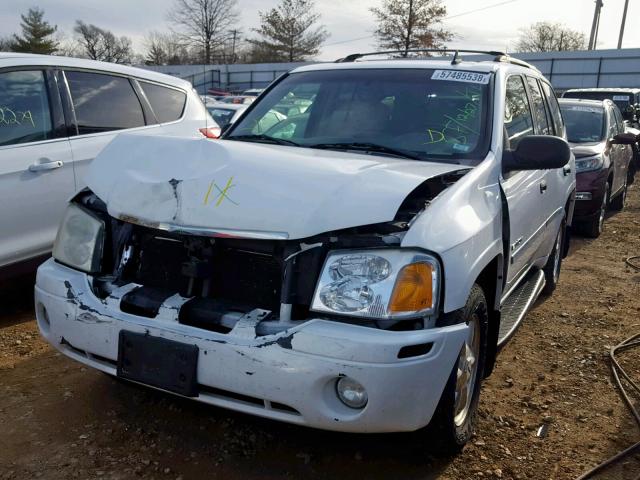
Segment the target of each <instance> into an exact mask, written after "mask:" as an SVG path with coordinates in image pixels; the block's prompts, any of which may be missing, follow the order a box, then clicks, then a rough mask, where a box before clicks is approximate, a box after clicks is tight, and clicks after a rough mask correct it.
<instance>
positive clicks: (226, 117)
mask: <svg viewBox="0 0 640 480" xmlns="http://www.w3.org/2000/svg"><path fill="white" fill-rule="evenodd" d="M207 110H209V113H210V114H211V116H212V117H213V119H214V120H215V122H216V123H217V124H218V126H219V127H220V128H224V127H226V126H227V125H228V124H230V123H231V120H232V119H233V115H234V114H235V113H236V110H229V109H227V108H212V107H207Z"/></svg>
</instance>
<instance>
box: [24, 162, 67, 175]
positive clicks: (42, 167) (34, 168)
mask: <svg viewBox="0 0 640 480" xmlns="http://www.w3.org/2000/svg"><path fill="white" fill-rule="evenodd" d="M62 165H64V163H63V162H62V161H60V160H57V161H55V162H43V163H33V164H31V165H29V171H30V172H46V171H47V170H55V169H56V168H60V167H62Z"/></svg>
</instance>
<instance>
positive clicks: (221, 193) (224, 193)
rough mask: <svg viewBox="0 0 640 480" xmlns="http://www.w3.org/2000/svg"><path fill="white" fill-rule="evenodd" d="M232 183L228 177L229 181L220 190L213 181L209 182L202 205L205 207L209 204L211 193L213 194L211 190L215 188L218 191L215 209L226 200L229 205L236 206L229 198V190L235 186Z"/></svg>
mask: <svg viewBox="0 0 640 480" xmlns="http://www.w3.org/2000/svg"><path fill="white" fill-rule="evenodd" d="M232 182H233V177H229V180H227V184H226V185H225V187H224V188H222V189H221V188H220V187H219V186H218V185H217V184H216V181H215V180H211V183H210V184H209V188H208V189H207V193H206V194H205V196H204V201H203V203H204V204H205V205H208V204H209V198H210V196H211V192H213V189H214V188H215V189H216V190H217V191H218V196H217V197H216V198H217V200H218V201H217V202H216V205H215V206H216V207H219V206H220V204H221V203H222V202H223V200H225V199H227V200H229V201H230V202H231V203H233V204H234V205H238V204H237V203H236V202H234V201H233V200H232V199H231V197H229V190H231V189H232V188H233V187H235V185H234V184H233V183H232Z"/></svg>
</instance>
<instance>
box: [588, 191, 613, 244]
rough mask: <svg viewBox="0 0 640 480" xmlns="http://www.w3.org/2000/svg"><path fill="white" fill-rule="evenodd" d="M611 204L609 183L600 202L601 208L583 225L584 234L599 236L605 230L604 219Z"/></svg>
mask: <svg viewBox="0 0 640 480" xmlns="http://www.w3.org/2000/svg"><path fill="white" fill-rule="evenodd" d="M608 206H609V183H608V182H607V183H606V184H605V186H604V196H603V197H602V203H601V204H600V210H598V213H597V215H594V216H592V217H591V219H589V221H587V222H585V223H584V225H583V231H584V234H585V235H586V236H587V237H589V238H598V237H599V236H600V234H601V233H602V231H603V230H604V219H605V218H606V216H607V207H608Z"/></svg>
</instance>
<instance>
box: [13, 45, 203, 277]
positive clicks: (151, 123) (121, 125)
mask: <svg viewBox="0 0 640 480" xmlns="http://www.w3.org/2000/svg"><path fill="white" fill-rule="evenodd" d="M212 127H216V125H215V124H214V123H213V120H212V119H211V116H210V115H209V114H208V112H207V110H206V109H205V107H204V105H203V104H202V102H201V101H200V99H199V97H198V95H197V94H196V93H195V91H194V90H193V87H192V86H191V84H190V83H189V82H187V81H184V80H181V79H179V78H176V77H171V76H168V75H163V74H160V73H156V72H152V71H148V70H143V69H138V68H133V67H127V66H123V65H115V64H111V63H103V62H96V61H92V60H84V59H77V58H64V57H53V56H45V55H30V54H23V53H0V224H1V225H2V227H1V228H0V275H2V276H7V274H11V273H14V272H16V270H20V269H23V267H31V265H32V264H33V263H34V261H39V260H40V259H41V257H43V256H44V255H48V254H49V252H50V251H51V248H52V245H53V240H54V238H55V235H56V230H57V228H58V224H59V222H60V219H61V218H62V213H63V211H64V209H65V207H66V204H67V200H68V199H69V198H70V197H71V196H72V195H73V194H74V193H75V192H76V191H78V190H80V189H81V188H83V187H84V186H85V182H84V176H85V169H86V168H87V166H88V164H89V162H90V161H91V160H93V158H95V156H96V155H97V154H98V153H99V152H100V151H101V150H102V149H103V148H104V147H105V146H106V145H107V144H108V143H109V142H110V141H111V140H112V139H113V138H114V136H116V135H117V134H118V133H119V132H121V131H123V130H126V131H128V132H133V131H140V132H144V133H146V134H158V135H170V136H183V137H184V136H188V137H191V136H198V135H200V136H202V134H205V135H206V134H207V133H208V132H210V131H211V129H212ZM10 267H11V268H10Z"/></svg>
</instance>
